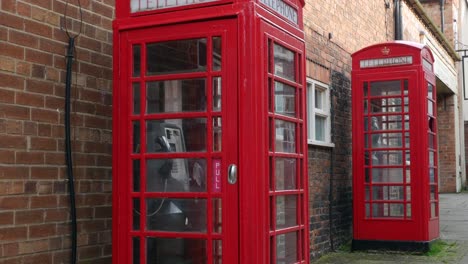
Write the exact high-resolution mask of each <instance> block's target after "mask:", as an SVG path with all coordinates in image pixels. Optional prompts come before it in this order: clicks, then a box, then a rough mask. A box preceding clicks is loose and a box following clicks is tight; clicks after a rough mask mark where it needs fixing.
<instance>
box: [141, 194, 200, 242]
mask: <svg viewBox="0 0 468 264" xmlns="http://www.w3.org/2000/svg"><path fill="white" fill-rule="evenodd" d="M206 224H207V223H206V199H175V198H149V199H146V229H147V230H157V231H169V232H203V233H204V232H206Z"/></svg>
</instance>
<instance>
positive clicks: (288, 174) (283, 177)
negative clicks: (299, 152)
mask: <svg viewBox="0 0 468 264" xmlns="http://www.w3.org/2000/svg"><path fill="white" fill-rule="evenodd" d="M275 176H276V177H275V181H276V190H293V189H296V160H295V159H288V158H276V159H275Z"/></svg>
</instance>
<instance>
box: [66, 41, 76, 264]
mask: <svg viewBox="0 0 468 264" xmlns="http://www.w3.org/2000/svg"><path fill="white" fill-rule="evenodd" d="M74 49H75V38H74V37H69V39H68V50H67V73H66V79H65V155H66V162H67V174H68V189H69V193H70V216H71V222H72V223H71V229H72V230H71V231H72V232H71V251H72V253H71V262H70V263H72V264H75V263H76V255H77V236H78V228H77V219H76V202H75V180H74V176H73V158H72V149H71V125H70V112H71V109H70V108H71V107H70V106H71V102H70V101H71V100H70V97H71V79H72V66H73V58H74Z"/></svg>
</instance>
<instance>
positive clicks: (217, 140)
mask: <svg viewBox="0 0 468 264" xmlns="http://www.w3.org/2000/svg"><path fill="white" fill-rule="evenodd" d="M222 133H223V126H222V123H221V117H213V151H221V150H222V145H221V143H222V139H223V138H222Z"/></svg>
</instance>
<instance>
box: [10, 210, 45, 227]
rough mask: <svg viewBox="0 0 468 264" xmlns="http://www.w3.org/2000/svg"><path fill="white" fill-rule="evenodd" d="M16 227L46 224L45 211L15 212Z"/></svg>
mask: <svg viewBox="0 0 468 264" xmlns="http://www.w3.org/2000/svg"><path fill="white" fill-rule="evenodd" d="M15 223H16V225H30V224H40V223H44V211H43V210H27V211H17V212H15Z"/></svg>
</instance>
